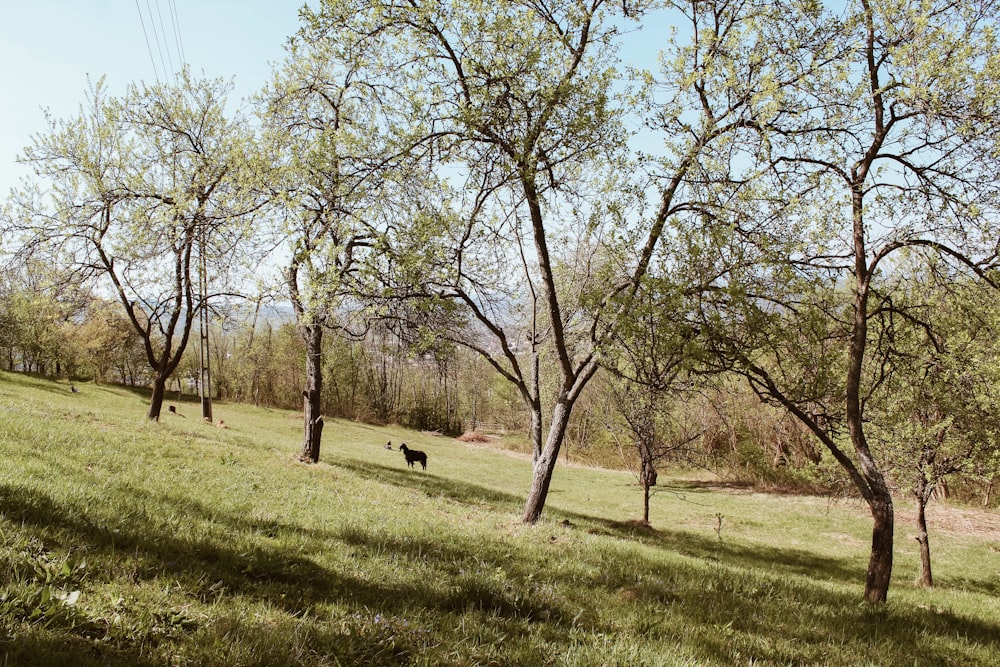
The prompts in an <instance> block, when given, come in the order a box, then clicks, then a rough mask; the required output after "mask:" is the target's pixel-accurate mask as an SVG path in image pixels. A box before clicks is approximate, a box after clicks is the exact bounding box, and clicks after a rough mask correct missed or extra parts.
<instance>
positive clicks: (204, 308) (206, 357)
mask: <svg viewBox="0 0 1000 667" xmlns="http://www.w3.org/2000/svg"><path fill="white" fill-rule="evenodd" d="M198 241H199V243H198V246H199V248H198V289H199V291H200V292H201V299H200V300H199V303H200V309H199V311H198V325H199V326H198V328H199V339H200V348H201V349H200V355H199V356H200V359H201V371H200V372H201V377H200V379H199V382H198V386H199V392H200V395H201V416H202V418H203V419H205V420H207V421H209V422H211V421H214V420H213V419H212V368H211V366H212V363H211V355H210V354H209V345H208V272H207V271H206V264H205V225H204V222H203V221H201V224H200V229H199V233H198Z"/></svg>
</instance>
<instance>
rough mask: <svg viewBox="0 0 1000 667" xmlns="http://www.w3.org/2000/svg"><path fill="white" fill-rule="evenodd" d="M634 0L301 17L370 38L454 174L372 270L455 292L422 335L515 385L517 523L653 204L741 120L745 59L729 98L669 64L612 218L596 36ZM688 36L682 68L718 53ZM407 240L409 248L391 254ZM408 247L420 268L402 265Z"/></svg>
mask: <svg viewBox="0 0 1000 667" xmlns="http://www.w3.org/2000/svg"><path fill="white" fill-rule="evenodd" d="M648 8H649V5H648V4H647V3H644V2H637V3H623V4H616V3H610V2H605V1H604V0H591V1H589V2H549V1H538V0H524V1H505V2H494V3H471V4H470V3H467V2H462V3H458V2H422V1H419V0H413V1H410V2H404V3H395V2H357V1H352V0H330V1H328V2H324V3H323V4H322V5H321V7H320V8H319V11H317V12H316V14H315V16H313V17H312V20H313V21H314V23H315V25H317V26H318V27H321V28H322V29H323V30H324V31H325V34H326V35H327V38H328V39H330V40H332V41H334V42H336V41H338V40H340V39H350V38H353V37H354V36H358V35H361V36H376V37H377V39H378V40H380V43H381V45H382V47H383V48H382V49H381V50H380V51H379V59H378V60H377V61H376V62H375V65H376V66H377V68H378V71H380V72H384V73H392V75H393V76H395V77H399V79H400V80H402V81H404V82H405V84H406V85H407V86H409V89H410V93H409V97H410V99H411V100H412V102H411V107H408V108H407V109H408V111H409V110H410V109H411V108H412V109H415V110H419V111H420V112H422V116H421V117H419V118H413V117H412V116H411V117H409V118H408V121H407V122H408V123H409V125H408V131H409V132H410V135H411V136H413V137H416V136H420V137H422V138H420V139H419V140H416V139H415V141H419V142H420V145H421V146H425V147H427V148H428V149H429V151H430V152H429V153H424V154H423V155H426V156H427V157H432V158H433V159H434V161H435V166H436V168H437V170H438V171H439V173H440V174H441V176H442V180H443V181H445V182H446V183H449V184H451V185H453V186H454V192H447V193H439V194H438V196H437V197H435V201H436V203H435V205H434V206H431V205H430V204H428V205H427V206H425V208H424V211H425V215H424V218H423V219H424V220H430V221H432V222H433V223H435V224H437V225H438V228H437V229H438V232H437V233H436V234H433V235H431V236H433V238H435V239H437V240H438V241H439V242H442V243H445V246H444V247H441V248H439V249H438V250H437V252H432V251H431V250H430V249H428V248H427V245H426V244H414V243H410V244H406V243H397V244H396V247H394V248H392V249H391V250H392V252H391V253H390V254H389V257H388V258H387V259H386V266H387V272H389V273H390V274H391V275H397V276H399V277H397V291H398V292H405V291H407V290H412V291H413V293H421V294H423V295H425V296H426V297H428V300H429V301H428V302H429V303H431V304H436V305H438V306H440V305H442V304H443V303H444V302H446V301H447V302H451V303H452V304H456V305H457V306H459V307H460V308H461V309H462V313H463V314H464V317H454V318H453V320H452V321H453V322H454V323H455V324H456V325H457V326H454V327H450V328H449V329H448V330H442V331H441V332H440V335H442V336H445V337H448V338H449V339H450V340H452V341H453V342H455V343H457V344H459V345H462V346H465V347H467V348H468V349H470V350H473V351H475V352H477V353H478V354H480V355H482V357H483V358H484V359H485V360H486V361H487V362H488V363H489V364H490V365H491V366H492V367H493V369H494V370H495V371H497V372H498V373H499V374H500V375H501V376H502V377H504V378H505V379H506V380H507V381H508V382H510V384H511V385H512V386H514V387H515V388H516V389H517V391H518V393H519V394H520V396H521V400H522V401H523V402H524V404H525V406H526V407H527V409H528V412H529V414H530V425H529V437H530V440H531V442H532V449H533V461H534V472H533V477H532V483H531V488H530V490H529V492H528V496H527V499H526V502H525V507H524V512H523V515H522V517H523V520H524V521H525V522H528V523H533V522H535V521H537V520H538V518H539V517H540V516H541V513H542V510H543V508H544V505H545V501H546V498H547V494H548V489H549V485H550V483H551V479H552V474H553V472H554V469H555V463H556V461H557V458H558V455H559V451H560V448H561V446H562V443H563V440H564V437H565V434H566V428H567V425H568V423H569V419H570V416H571V414H572V410H573V408H574V406H575V404H576V402H577V400H578V399H579V397H580V396H581V393H582V392H583V390H584V388H585V387H586V385H587V384H588V382H589V381H590V380H591V378H593V376H594V374H595V373H596V371H597V368H598V350H599V349H600V348H601V347H602V346H604V345H606V344H608V343H609V341H610V339H611V338H610V335H611V332H612V331H613V330H614V328H615V326H616V321H617V317H618V316H619V315H620V314H621V313H623V312H627V310H628V307H629V304H628V302H629V300H630V298H632V297H633V296H634V294H635V292H636V291H637V290H638V285H639V282H640V280H641V278H642V276H643V275H644V273H645V272H646V270H647V268H648V266H649V263H650V261H651V257H652V255H653V252H654V251H655V249H656V247H657V245H658V244H659V243H660V240H661V238H662V236H663V232H664V229H665V225H666V222H667V220H668V219H670V218H671V217H672V216H675V215H678V214H679V213H680V212H682V211H685V210H687V204H688V203H689V200H688V199H687V194H689V193H690V192H691V189H690V188H689V187H688V186H689V185H690V183H689V181H688V180H687V179H688V176H689V175H690V174H691V173H692V170H693V169H694V168H695V166H696V165H697V163H698V160H699V157H700V155H701V154H702V152H703V150H704V149H705V147H706V146H707V145H709V144H711V143H713V142H716V141H718V140H720V139H721V138H723V137H725V136H727V135H728V134H729V133H732V132H734V131H735V130H737V129H738V128H740V127H743V126H745V125H746V120H745V119H744V118H742V117H741V110H742V109H743V108H745V107H746V105H747V104H748V103H749V102H750V101H751V99H752V96H753V95H755V94H756V89H755V88H754V87H753V86H755V85H756V84H757V83H758V82H759V73H760V71H762V68H759V67H757V66H756V64H755V65H754V66H753V67H750V66H748V67H747V70H746V73H747V74H748V76H749V79H748V80H749V84H748V85H747V87H746V88H745V89H741V90H739V91H735V92H734V94H733V95H732V96H731V98H730V99H725V98H724V96H722V95H723V93H722V92H721V91H720V98H719V99H718V104H719V106H718V107H716V106H715V105H714V104H711V105H708V106H706V104H703V101H702V100H701V99H699V98H697V97H694V98H684V99H681V98H682V97H683V95H682V91H685V90H687V88H688V82H689V79H690V73H689V71H688V70H685V69H684V68H683V67H677V68H676V69H674V70H671V71H670V72H669V77H670V78H669V81H667V82H666V84H665V85H666V86H667V87H668V92H667V96H668V97H670V100H669V101H668V102H667V103H665V104H660V103H659V102H658V103H657V105H656V108H655V110H653V112H652V113H653V115H654V116H655V117H656V118H657V119H660V118H662V117H665V116H669V117H670V118H673V119H676V120H677V122H676V123H672V124H670V130H671V131H675V132H676V134H674V135H673V136H672V137H671V139H672V144H671V146H670V158H669V159H665V160H664V161H663V163H662V165H661V170H660V171H659V172H658V174H657V178H656V179H655V182H654V184H653V185H654V186H655V187H656V189H657V191H658V194H657V198H658V205H657V206H656V207H655V208H656V210H655V211H654V212H652V213H651V214H650V215H648V216H646V217H645V218H644V219H642V220H638V221H637V220H633V219H629V213H630V211H629V210H628V208H629V202H630V201H631V202H635V200H636V195H635V192H634V190H633V187H634V186H635V183H634V181H632V180H631V178H632V175H633V172H634V170H635V165H634V164H633V163H630V162H629V160H628V159H627V155H626V152H625V146H626V139H627V134H628V133H627V132H626V130H625V126H624V124H623V118H624V116H625V115H626V114H627V113H628V112H630V111H631V110H632V109H633V107H634V104H635V100H634V98H627V99H626V97H625V96H624V95H622V96H619V95H618V93H617V91H619V90H623V88H621V87H620V86H619V87H618V88H616V86H618V85H619V84H620V83H621V82H620V81H619V80H618V76H619V74H620V73H619V72H618V71H617V70H616V68H615V64H616V63H615V61H614V52H615V46H616V44H617V42H618V39H619V38H620V28H619V27H618V26H619V25H627V24H629V23H630V22H631V21H632V19H633V18H637V17H640V16H641V15H642V14H643V13H644V12H645V11H646V10H647V9H648ZM733 11H734V12H736V13H738V12H739V10H737V9H733ZM746 18H747V20H748V21H749V20H750V19H749V17H746ZM705 27H706V26H702V25H701V24H699V28H705ZM694 48H695V49H696V50H698V53H699V56H698V62H697V65H698V67H702V68H708V67H710V68H714V67H717V66H719V62H720V61H722V60H726V61H727V62H728V60H727V58H728V56H727V54H726V53H725V52H724V51H723V50H721V49H707V50H701V49H702V47H700V46H696V47H694ZM763 70H766V67H765V68H763ZM682 116H683V120H681V117H682ZM692 119H693V120H692ZM699 122H700V124H699ZM432 209H433V210H432ZM411 226H412V222H411ZM407 231H408V232H410V231H411V230H409V229H408V230H407ZM414 249H416V250H417V255H416V256H417V257H419V258H420V259H419V261H414V260H413V257H414V256H413V255H412V254H409V255H408V254H407V253H408V252H410V251H413V250H414ZM416 264H419V265H420V268H421V269H422V270H421V271H420V272H412V271H408V269H412V267H413V266H414V265H416ZM401 267H402V270H400V269H401ZM414 280H415V281H416V282H417V283H419V289H413V288H412V287H411V286H412V285H413V281H414ZM545 355H548V356H550V357H551V358H552V363H551V364H548V363H543V359H542V357H543V356H545ZM543 369H545V370H546V371H547V373H549V374H548V376H547V379H545V380H543V378H542V376H541V372H542V370H543ZM549 369H551V371H549ZM545 417H547V419H548V424H547V425H546V424H545V423H544V419H545Z"/></svg>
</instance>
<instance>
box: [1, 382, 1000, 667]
mask: <svg viewBox="0 0 1000 667" xmlns="http://www.w3.org/2000/svg"><path fill="white" fill-rule="evenodd" d="M175 404H176V406H177V408H178V412H179V413H180V414H181V415H183V416H174V415H166V416H164V418H163V419H162V421H161V422H159V423H149V422H147V421H146V420H145V419H144V414H145V399H144V397H143V396H141V395H138V394H135V393H132V392H129V391H125V390H121V389H115V388H106V387H97V386H93V385H84V386H83V387H81V391H80V393H78V394H72V393H70V392H69V390H68V386H67V385H65V384H61V385H60V384H55V383H51V382H46V381H42V380H36V379H32V378H27V377H23V376H18V375H10V374H0V658H2V659H0V665H3V664H9V665H63V664H75V665H109V664H110V665H331V664H334V665H335V664H345V665H394V664H398V665H421V664H426V665H543V664H555V665H712V664H718V665H732V664H774V665H784V664H832V665H857V664H873V665H875V664H878V665H885V664H948V663H951V664H962V665H975V664H990V661H991V660H994V659H995V655H997V654H998V653H1000V608H998V606H1000V605H998V602H997V600H998V597H997V596H998V593H1000V591H998V590H997V586H998V583H997V582H998V581H1000V573H998V564H997V563H998V560H1000V553H998V550H1000V545H998V543H997V538H996V535H995V534H992V533H989V532H984V533H982V534H977V535H964V534H960V533H958V532H954V531H947V530H935V532H934V534H933V535H932V548H933V549H934V550H935V557H936V564H937V565H938V570H937V573H936V574H937V576H938V580H939V581H940V582H941V585H940V586H939V587H938V588H936V589H934V590H931V591H926V590H921V589H917V588H914V587H913V585H912V581H913V579H914V577H915V573H916V549H915V543H913V544H910V542H912V540H909V539H908V537H907V527H906V526H903V525H900V527H899V529H898V531H897V532H898V538H897V555H896V562H897V568H896V576H895V577H894V581H893V588H892V589H891V591H890V603H889V604H888V605H885V606H884V607H871V606H869V605H867V604H864V603H863V602H862V601H861V587H862V583H863V577H864V569H865V566H866V561H867V550H868V549H867V547H868V538H869V531H870V521H869V519H868V517H867V515H866V512H865V511H864V508H863V506H862V505H860V504H858V503H856V502H854V501H845V500H841V501H837V502H828V501H826V500H825V499H820V498H802V497H794V496H768V495H762V494H755V493H751V492H749V491H747V490H745V489H735V490H734V489H724V488H712V487H711V486H710V485H706V484H701V483H696V482H695V481H692V480H690V479H685V478H683V477H680V476H678V477H672V478H669V479H668V478H667V477H668V476H667V475H663V476H661V483H662V485H663V489H662V490H661V491H660V492H659V493H658V494H657V495H656V496H654V498H653V512H652V516H651V520H652V524H653V526H654V530H649V529H646V528H642V527H640V526H638V525H636V524H635V523H630V522H629V520H630V519H634V518H636V517H638V516H639V513H640V509H641V496H640V492H639V489H638V488H637V487H636V486H635V484H634V480H633V479H632V478H631V476H630V475H628V474H627V473H622V472H612V471H601V470H594V469H589V468H583V467H574V466H564V465H562V464H560V467H559V468H558V470H557V472H556V477H555V479H554V481H553V486H552V492H551V495H550V499H549V504H548V507H547V509H546V513H545V516H544V517H543V520H542V521H541V522H540V523H539V524H538V525H536V526H533V527H528V526H524V525H523V524H521V523H520V521H519V515H520V511H521V508H522V503H523V500H524V493H525V490H526V489H527V486H528V482H529V480H530V463H529V462H528V461H527V460H525V459H524V458H523V457H518V456H509V455H505V454H504V453H502V452H498V451H494V450H491V449H488V448H484V447H481V446H475V445H467V444H464V443H461V442H458V441H455V440H452V439H450V438H444V437H435V436H432V435H425V434H420V433H414V432H410V431H405V430H403V429H399V428H375V427H372V426H368V425H364V424H357V423H351V422H342V421H331V422H330V423H328V424H327V427H326V429H325V431H324V445H323V452H322V455H321V461H320V463H319V464H317V465H313V466H309V465H304V464H302V463H299V462H298V461H297V460H296V454H297V453H298V449H299V444H300V438H301V424H300V422H299V421H298V420H297V415H295V414H294V413H290V412H287V411H277V410H264V409H255V408H251V407H247V406H237V405H226V404H217V405H216V406H215V409H214V413H215V414H214V416H215V418H216V419H217V420H218V419H223V420H224V421H225V423H226V425H227V428H224V429H223V428H218V427H216V426H214V425H211V424H207V423H205V422H203V421H202V420H201V419H200V416H199V415H200V408H199V406H198V405H197V404H196V403H188V402H177V401H176V400H175ZM387 440H391V441H392V442H393V444H394V447H398V444H399V443H400V442H401V441H406V442H407V443H408V444H409V445H411V446H412V447H415V448H419V449H422V450H424V451H426V452H427V454H428V456H429V463H428V469H427V471H426V472H423V471H420V470H416V471H414V470H409V469H407V467H406V465H405V461H404V459H403V456H402V454H401V453H400V452H398V451H396V450H395V449H394V450H393V451H389V450H386V449H385V448H384V446H383V445H384V444H385V442H386V441H387ZM932 511H933V510H932ZM984 516H988V517H990V518H991V519H992V520H994V521H995V520H996V518H995V513H992V514H984Z"/></svg>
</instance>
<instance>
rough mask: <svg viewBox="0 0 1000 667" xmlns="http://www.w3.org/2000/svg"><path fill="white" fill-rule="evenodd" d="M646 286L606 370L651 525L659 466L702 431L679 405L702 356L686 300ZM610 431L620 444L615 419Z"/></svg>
mask: <svg viewBox="0 0 1000 667" xmlns="http://www.w3.org/2000/svg"><path fill="white" fill-rule="evenodd" d="M645 282H646V284H645V286H644V289H643V290H642V292H641V293H640V295H639V298H637V299H635V300H634V301H633V302H632V308H631V309H630V311H629V313H628V314H627V317H626V318H624V319H623V321H622V323H621V326H620V327H619V328H618V331H617V333H616V341H615V342H616V343H617V344H616V346H615V348H614V350H613V351H611V352H610V354H613V355H614V356H613V357H610V358H606V359H605V360H604V365H605V367H607V368H608V369H609V370H610V371H611V373H612V376H613V377H612V380H611V382H610V384H609V390H610V394H611V400H612V404H613V406H614V412H615V416H617V417H618V419H620V420H621V421H624V423H625V425H626V426H627V431H628V432H629V436H630V438H631V440H632V443H633V449H634V451H635V452H636V453H637V454H638V458H639V469H638V472H636V471H634V470H633V474H635V476H636V478H637V479H638V481H639V484H640V485H641V486H642V490H643V522H644V523H645V524H647V525H648V524H649V498H650V494H651V489H652V487H654V486H656V478H657V471H656V468H657V465H658V463H659V461H660V460H661V459H663V458H665V457H667V456H670V455H679V454H680V453H681V452H682V451H684V450H685V449H686V448H688V447H689V446H690V445H691V443H693V442H694V441H695V440H697V439H698V438H699V437H700V436H701V435H702V431H703V429H699V428H698V427H697V426H696V425H695V424H694V423H693V422H692V420H690V419H689V418H688V415H686V414H684V412H685V408H684V406H678V405H677V403H678V402H679V401H677V400H676V399H677V398H678V396H679V395H680V394H681V393H682V392H683V391H684V390H685V389H689V388H690V379H689V378H690V371H691V370H692V369H693V367H694V365H695V363H696V359H697V357H698V356H699V355H698V354H697V352H696V350H695V349H694V347H695V346H696V345H697V342H696V334H695V331H694V330H693V329H691V328H690V327H687V326H685V325H684V323H683V316H682V313H681V312H680V311H679V308H680V307H681V305H682V299H681V298H680V294H679V293H678V292H677V291H675V290H674V289H673V288H674V286H673V285H670V284H667V285H665V286H662V287H665V288H666V294H663V293H660V294H657V289H656V287H655V286H653V285H651V284H650V283H651V281H648V280H647V281H645ZM608 430H609V431H610V432H611V433H612V436H613V437H614V438H615V439H616V440H618V436H617V431H618V430H619V429H618V428H616V426H615V420H614V419H609V423H608ZM623 457H624V452H623ZM625 459H626V463H628V462H629V461H628V457H625Z"/></svg>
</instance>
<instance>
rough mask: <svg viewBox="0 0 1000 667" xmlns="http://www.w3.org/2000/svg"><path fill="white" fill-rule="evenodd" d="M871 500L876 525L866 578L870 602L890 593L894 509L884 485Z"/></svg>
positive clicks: (870, 504) (877, 600)
mask: <svg viewBox="0 0 1000 667" xmlns="http://www.w3.org/2000/svg"><path fill="white" fill-rule="evenodd" d="M883 490H884V493H878V494H877V497H875V496H873V497H872V499H871V500H870V501H869V503H868V504H869V506H870V507H871V512H872V518H873V519H874V525H873V526H872V553H871V557H870V558H869V560H868V574H867V577H866V578H865V599H866V600H868V601H869V602H885V601H886V598H887V597H888V595H889V580H890V578H891V577H892V541H893V509H892V496H891V495H889V492H888V489H887V488H885V487H883Z"/></svg>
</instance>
